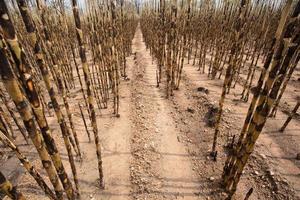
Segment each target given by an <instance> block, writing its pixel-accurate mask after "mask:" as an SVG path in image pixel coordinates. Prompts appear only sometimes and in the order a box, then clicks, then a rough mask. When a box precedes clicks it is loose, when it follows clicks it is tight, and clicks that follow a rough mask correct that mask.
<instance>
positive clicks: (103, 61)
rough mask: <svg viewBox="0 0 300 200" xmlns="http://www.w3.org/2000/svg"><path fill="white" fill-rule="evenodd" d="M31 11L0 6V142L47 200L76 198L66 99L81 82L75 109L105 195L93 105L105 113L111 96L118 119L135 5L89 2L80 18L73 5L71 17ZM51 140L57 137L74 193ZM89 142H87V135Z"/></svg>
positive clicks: (35, 6) (58, 9)
mask: <svg viewBox="0 0 300 200" xmlns="http://www.w3.org/2000/svg"><path fill="white" fill-rule="evenodd" d="M30 3H32V4H28V2H27V1H26V0H16V1H12V2H11V3H9V2H7V1H1V2H0V26H1V32H0V75H1V78H2V83H1V90H0V96H1V101H2V102H3V108H2V106H0V113H1V117H0V141H1V142H2V143H3V144H4V145H5V146H7V147H9V148H10V149H11V150H12V151H13V152H15V153H16V155H17V157H18V158H19V160H20V162H21V163H22V164H23V166H24V167H25V168H26V170H27V171H28V172H29V174H30V175H31V176H32V177H33V178H34V179H35V180H36V182H37V184H38V185H39V186H40V187H41V189H42V190H43V191H44V192H45V194H46V195H47V196H48V197H49V198H50V199H64V195H63V194H64V192H65V194H66V197H67V198H68V199H76V197H77V196H79V195H80V190H79V181H78V177H77V170H76V163H75V159H74V153H75V154H76V155H77V156H78V157H79V158H80V159H81V149H80V146H79V140H78V133H77V132H76V129H75V123H74V119H73V113H72V108H71V107H70V106H71V105H70V103H69V102H70V101H69V93H70V92H72V90H73V91H74V89H76V85H75V83H76V81H77V79H79V82H80V90H81V93H82V96H83V99H84V102H85V105H84V107H82V105H80V104H79V107H80V111H81V114H82V115H81V116H82V117H83V120H84V123H85V127H86V130H87V123H86V120H85V118H84V114H83V112H84V109H82V108H86V110H87V112H88V116H89V119H90V122H91V125H92V128H93V133H94V141H95V145H96V155H97V159H98V169H99V187H101V188H103V187H104V180H103V169H102V157H101V147H100V141H99V133H98V127H97V119H96V108H95V107H94V105H96V104H95V102H97V105H98V109H99V110H100V109H102V108H107V107H108V103H109V95H110V94H111V93H112V95H113V109H114V114H115V115H117V116H118V108H119V96H118V85H119V82H120V77H121V76H123V77H126V62H125V57H126V56H128V55H129V54H130V53H131V40H132V38H133V36H134V30H135V28H136V25H137V21H136V16H135V14H134V9H133V5H132V4H130V3H128V2H126V3H125V2H123V1H121V2H118V3H117V2H115V1H87V2H86V3H85V8H86V10H84V11H83V12H81V11H80V10H79V6H78V4H77V1H76V0H72V1H71V9H69V10H68V7H67V6H66V5H65V4H64V1H58V2H54V3H53V4H51V3H49V2H48V3H46V2H44V1H43V0H36V1H30ZM78 58H80V60H79V59H78ZM95 99H96V101H95ZM12 102H13V103H12ZM52 108H53V109H54V113H55V117H56V119H57V123H58V124H59V127H60V130H56V131H55V132H53V133H52V131H51V129H50V127H49V125H48V120H47V118H46V111H47V112H48V113H49V114H51V109H52ZM63 108H65V111H66V112H63ZM5 110H8V111H9V115H10V116H11V118H10V116H9V115H7V114H6V113H5ZM15 110H17V111H18V112H15ZM11 119H13V121H14V123H15V125H16V126H17V127H18V128H19V131H20V133H22V135H23V137H24V139H25V140H26V142H27V143H28V142H29V141H28V140H29V139H30V140H31V142H32V143H33V145H34V146H35V148H36V150H37V152H38V155H39V158H40V160H41V161H42V165H43V167H44V169H45V170H46V172H47V176H48V177H49V179H50V183H51V184H52V186H53V188H54V192H53V191H52V190H51V189H50V188H52V187H51V186H48V185H47V184H46V182H47V181H45V180H44V178H43V176H41V175H40V174H39V172H38V171H37V170H36V168H35V166H34V165H33V164H32V163H31V162H30V161H29V160H28V159H27V158H26V156H25V155H24V154H23V153H22V152H21V151H20V150H19V148H18V146H17V145H16V143H15V141H14V139H15V137H16V134H15V133H14V130H13V126H14V125H13V124H12V123H11V121H12V120H11ZM87 131H88V130H87ZM59 132H60V133H59ZM52 134H56V135H62V137H63V140H64V144H65V148H66V150H67V154H68V159H69V164H70V166H71V170H72V175H73V181H74V185H75V188H74V186H73V184H72V181H71V179H70V178H69V177H68V174H67V173H66V171H65V167H64V165H63V163H62V159H61V157H60V153H59V151H58V148H57V145H56V141H55V140H54V137H53V135H52ZM88 136H89V139H90V141H91V138H90V135H89V133H88ZM0 179H1V180H0V181H1V183H2V182H3V183H4V184H3V185H2V184H1V189H2V190H3V191H4V192H5V193H6V194H7V195H9V196H10V197H12V198H13V199H20V198H19V196H20V195H19V194H17V190H16V189H15V188H12V187H11V184H10V183H9V181H7V180H6V178H5V176H2V174H1V177H0ZM2 186H3V188H2ZM21 196H22V198H23V199H24V197H23V195H21Z"/></svg>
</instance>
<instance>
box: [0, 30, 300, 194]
mask: <svg viewBox="0 0 300 200" xmlns="http://www.w3.org/2000/svg"><path fill="white" fill-rule="evenodd" d="M133 53H134V54H135V55H132V56H130V57H128V58H127V64H128V68H127V73H128V77H129V80H121V84H120V105H121V107H120V118H116V117H114V116H113V115H112V114H111V113H112V108H111V107H109V108H108V109H106V110H101V113H100V112H99V111H98V116H97V117H98V128H99V135H100V138H101V144H102V152H103V169H104V177H105V189H104V190H101V189H99V188H98V186H97V178H98V170H97V159H96V151H95V145H94V142H93V141H92V142H91V143H89V142H88V138H87V135H86V131H85V129H84V125H83V122H82V120H81V117H80V112H79V108H78V106H77V102H83V97H82V94H81V93H80V90H79V88H80V85H79V82H78V81H77V82H76V83H77V85H76V89H73V90H72V91H71V93H70V95H69V99H70V104H71V109H72V112H73V113H74V120H75V127H76V130H77V133H78V135H79V141H80V148H81V150H82V152H83V160H82V162H79V161H78V160H77V162H76V166H77V171H78V177H79V183H80V193H81V199H84V200H86V199H94V200H100V199H101V200H102V199H216V200H219V199H224V197H225V195H224V193H222V191H221V190H220V189H219V188H220V185H219V183H220V177H221V174H222V167H223V165H224V161H225V159H226V154H225V150H224V145H225V144H226V143H227V140H228V138H229V136H232V135H234V134H239V131H240V128H241V126H242V125H243V121H244V118H245V115H246V112H247V109H248V105H249V103H245V102H242V101H240V100H239V99H240V94H241V92H242V87H241V86H240V85H238V84H237V86H236V88H235V89H234V90H232V92H231V94H230V95H228V96H227V99H226V103H225V112H224V117H223V121H222V125H221V136H220V137H219V140H218V147H217V148H218V160H217V162H215V161H213V160H211V159H210V157H209V152H210V149H211V145H212V138H213V132H214V129H213V128H212V127H209V126H208V124H207V113H208V111H209V109H210V108H211V107H213V106H217V105H218V100H219V97H220V93H221V85H222V80H219V79H216V80H210V79H209V78H207V74H200V73H199V71H197V67H196V66H192V65H191V64H187V63H185V66H184V69H183V77H182V82H181V86H180V89H179V90H177V91H175V92H174V96H171V97H170V98H169V99H166V98H165V86H164V83H162V84H161V86H160V87H159V88H157V87H156V76H155V74H156V69H157V66H156V64H155V61H153V60H152V58H151V56H150V54H149V51H147V50H146V47H145V44H144V42H143V39H142V34H141V31H140V29H138V30H137V32H136V35H135V38H134V40H133ZM191 63H192V62H191ZM299 75H300V74H299V71H297V72H296V73H295V76H294V77H293V79H292V81H291V84H290V85H289V87H288V88H287V92H286V93H285V95H284V97H283V99H282V103H281V106H280V108H281V109H280V110H279V111H278V113H277V116H276V118H271V119H269V120H268V123H267V125H266V127H265V129H264V131H263V133H262V134H261V136H260V137H259V140H258V142H257V144H256V147H255V151H254V153H253V154H252V155H251V158H250V161H249V163H248V165H247V167H246V169H245V171H244V174H243V176H242V179H241V182H240V184H239V187H238V191H237V194H236V195H235V199H238V200H239V199H243V197H244V196H245V194H246V193H247V191H248V190H249V189H250V188H251V187H252V188H253V189H254V192H253V194H252V196H251V198H250V199H252V200H256V199H265V200H266V199H280V200H281V199H282V200H283V199H293V200H294V199H295V200H296V199H299V196H300V162H299V161H297V160H296V159H295V157H296V154H297V153H299V152H300V146H299V141H300V135H299V130H300V123H299V120H297V119H295V120H292V122H291V123H290V124H289V126H288V127H287V129H286V131H285V132H284V133H281V132H278V129H279V128H280V126H281V125H282V124H283V122H284V121H285V119H286V118H287V115H286V114H285V113H284V112H282V111H284V110H286V109H287V110H291V109H292V107H293V106H294V104H295V103H296V101H295V97H296V94H297V93H298V94H299V81H298V82H297V78H299ZM257 76H258V75H257ZM257 76H256V77H257ZM77 80H78V79H77ZM198 87H204V88H207V89H208V90H209V93H208V94H205V93H203V92H200V91H198V90H197V88H198ZM249 99H251V97H250V98H249ZM110 105H112V103H110ZM64 112H65V110H64ZM85 115H86V119H87V118H88V117H87V113H85ZM47 118H48V119H49V122H50V124H49V125H50V127H51V128H52V130H53V135H54V137H55V139H56V142H57V145H58V146H59V148H60V152H61V155H62V157H63V160H64V163H65V167H66V168H67V170H68V174H69V176H70V178H72V173H71V171H70V167H69V163H68V156H67V154H66V150H65V147H64V143H63V140H62V138H61V133H60V130H59V127H58V124H57V122H56V119H55V117H54V116H52V117H50V116H48V115H47ZM89 128H90V133H91V136H93V134H92V128H91V127H90V123H89ZM18 134H19V133H18ZM92 138H93V137H92ZM17 143H18V144H20V147H21V149H22V151H23V152H24V153H25V154H26V155H27V156H28V157H29V158H30V160H35V161H34V163H35V164H36V166H37V167H38V168H39V169H40V171H41V173H42V174H43V175H45V172H44V170H42V169H41V164H40V162H39V161H38V160H36V159H37V154H36V152H35V150H34V148H33V147H32V146H26V145H23V141H22V139H21V138H20V137H18V140H17ZM1 152H2V153H3V152H4V154H3V155H5V156H6V157H2V162H1V163H0V167H1V171H4V173H5V174H6V175H7V176H8V177H9V178H11V179H15V177H18V179H17V181H15V182H18V185H19V190H20V191H22V192H23V193H24V194H25V196H26V197H27V199H30V200H35V199H47V198H46V197H45V196H44V195H43V193H42V192H41V190H40V189H39V188H38V186H37V185H36V184H35V182H34V180H33V179H32V178H31V177H30V176H29V175H28V174H27V173H24V174H23V170H22V167H21V166H20V165H19V162H18V160H17V159H15V156H14V154H13V153H9V150H8V149H5V148H1ZM7 155H9V157H7ZM22 174H23V175H22Z"/></svg>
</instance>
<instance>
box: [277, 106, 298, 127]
mask: <svg viewBox="0 0 300 200" xmlns="http://www.w3.org/2000/svg"><path fill="white" fill-rule="evenodd" d="M299 107H300V101H298V102H297V104H296V105H295V107H294V109H293V110H292V112H291V113H290V114H289V117H288V118H287V119H286V121H285V122H284V124H283V125H282V127H281V128H280V131H281V132H283V131H284V130H285V128H286V127H287V125H288V124H289V123H290V121H291V120H292V119H293V117H294V116H295V114H296V112H297V110H298V109H299Z"/></svg>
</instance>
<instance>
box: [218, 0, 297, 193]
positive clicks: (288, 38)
mask: <svg viewBox="0 0 300 200" xmlns="http://www.w3.org/2000/svg"><path fill="white" fill-rule="evenodd" d="M299 14H300V1H297V2H296V3H295V4H293V1H292V0H288V1H286V2H285V5H284V8H283V9H282V11H281V18H280V20H279V23H278V26H277V29H276V32H275V34H274V36H273V38H272V42H271V45H270V46H269V47H268V48H269V49H268V51H267V55H266V58H265V60H264V63H263V69H262V72H261V74H260V77H259V79H258V83H257V85H256V89H255V91H254V94H253V97H252V100H251V103H250V106H249V109H248V113H247V116H246V119H245V122H244V125H243V127H242V130H241V134H240V136H239V139H238V142H237V144H236V145H235V147H234V148H233V150H232V153H231V154H230V155H229V156H228V158H227V160H226V163H225V166H224V171H223V175H222V178H223V184H224V187H225V188H226V190H227V191H228V192H229V197H228V198H229V199H230V198H231V197H232V195H233V194H234V192H235V191H236V188H237V184H238V182H239V180H240V177H241V175H242V172H243V169H244V167H245V165H246V163H247V161H248V159H249V156H250V154H251V153H252V152H253V149H254V146H255V143H256V141H257V139H258V137H259V135H260V133H261V132H262V130H263V128H264V126H265V124H266V121H267V119H268V117H269V115H270V113H271V111H272V108H274V105H275V102H276V101H277V100H278V98H279V97H280V94H281V93H283V92H284V90H285V87H286V86H285V83H286V81H288V79H289V76H290V74H292V73H293V71H294V69H295V66H296V65H297V63H298V62H299V47H300V37H299V36H300V27H299ZM297 105H298V103H297ZM297 105H296V107H295V108H294V111H293V112H295V111H296V110H297V109H298V107H299V106H298V107H297Z"/></svg>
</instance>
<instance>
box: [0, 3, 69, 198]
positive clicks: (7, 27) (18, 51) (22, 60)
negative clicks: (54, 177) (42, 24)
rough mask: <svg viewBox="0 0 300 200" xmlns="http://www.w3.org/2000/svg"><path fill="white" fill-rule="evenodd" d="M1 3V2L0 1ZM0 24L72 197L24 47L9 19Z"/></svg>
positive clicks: (3, 8) (2, 12)
mask: <svg viewBox="0 0 300 200" xmlns="http://www.w3.org/2000/svg"><path fill="white" fill-rule="evenodd" d="M0 5H1V3H0ZM5 14H8V10H7V8H6V6H5V5H3V6H2V5H1V6H0V15H1V16H2V15H5ZM0 24H1V26H2V29H3V32H4V37H5V39H6V40H7V43H8V45H9V47H10V50H11V52H12V55H13V58H14V61H15V63H16V68H17V70H18V72H19V74H20V77H21V82H22V85H23V88H24V90H25V94H26V96H27V98H28V100H29V102H30V104H31V106H32V110H33V113H34V115H35V118H36V120H37V122H38V125H39V127H40V129H41V133H42V135H43V138H44V141H45V144H46V148H47V150H48V153H49V155H50V157H51V159H52V161H53V164H54V167H55V168H56V171H57V173H58V176H59V178H60V181H61V183H62V185H63V187H64V189H65V191H66V193H67V196H68V199H70V200H71V199H74V191H73V188H72V184H71V182H70V180H69V178H68V175H67V173H66V172H65V168H64V166H63V163H62V160H61V157H60V155H59V152H58V149H57V146H56V144H55V141H54V138H53V137H52V133H51V131H50V128H49V126H48V122H47V120H46V117H45V113H44V109H43V107H42V104H41V102H40V99H39V97H38V92H37V90H36V87H35V85H36V83H35V82H34V81H33V79H32V76H31V74H32V72H31V68H32V67H31V66H30V64H29V62H28V61H27V57H26V55H25V52H24V49H23V48H22V47H21V45H20V43H19V41H18V38H17V36H16V34H15V29H14V26H13V24H12V22H11V20H10V18H7V19H6V20H5V19H3V18H1V19H0Z"/></svg>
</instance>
